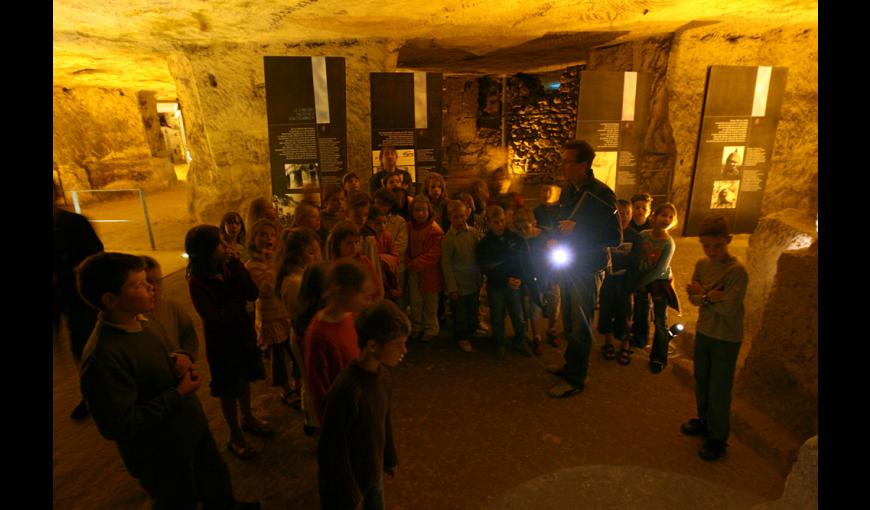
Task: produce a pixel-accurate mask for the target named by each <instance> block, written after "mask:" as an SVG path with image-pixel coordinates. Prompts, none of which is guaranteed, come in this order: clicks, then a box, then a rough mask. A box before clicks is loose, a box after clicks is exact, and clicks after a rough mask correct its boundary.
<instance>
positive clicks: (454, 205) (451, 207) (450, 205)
mask: <svg viewBox="0 0 870 510" xmlns="http://www.w3.org/2000/svg"><path fill="white" fill-rule="evenodd" d="M460 207H462V208H465V210H466V211H467V210H468V205H467V204H466V203H465V202H463V201H462V200H451V201H449V202H447V214H453V212H454V211H456V210H457V209H459V208H460Z"/></svg>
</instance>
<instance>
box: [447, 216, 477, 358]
mask: <svg viewBox="0 0 870 510" xmlns="http://www.w3.org/2000/svg"><path fill="white" fill-rule="evenodd" d="M469 214H470V211H469V209H468V207H467V206H466V205H465V203H464V202H462V201H460V200H451V201H449V202H447V216H448V217H449V218H450V230H448V231H447V234H446V235H445V236H444V241H443V242H442V244H441V271H442V273H443V274H444V291H445V292H446V293H447V297H449V298H450V308H451V309H452V310H453V338H454V340H456V343H457V345H459V348H460V349H462V350H463V351H464V352H471V351H472V350H473V349H472V346H471V342H470V341H469V338H471V336H472V335H473V334H474V331H475V330H476V329H477V311H478V307H479V306H480V304H479V300H478V298H479V296H480V269H479V268H478V267H477V261H476V260H475V258H474V251H475V249H476V248H477V236H475V235H474V231H473V230H472V229H471V228H470V227H469V226H468V223H467V221H468V216H469Z"/></svg>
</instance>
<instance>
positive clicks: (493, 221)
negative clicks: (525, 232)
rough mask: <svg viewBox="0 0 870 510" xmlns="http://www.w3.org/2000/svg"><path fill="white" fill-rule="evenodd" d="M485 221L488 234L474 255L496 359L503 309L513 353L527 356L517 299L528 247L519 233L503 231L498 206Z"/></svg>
mask: <svg viewBox="0 0 870 510" xmlns="http://www.w3.org/2000/svg"><path fill="white" fill-rule="evenodd" d="M486 221H487V226H488V227H489V232H488V233H487V234H486V236H484V238H483V239H481V240H480V244H478V245H477V251H476V255H477V264H478V266H479V267H480V269H481V271H482V272H483V274H484V275H486V296H487V299H488V300H489V309H490V322H491V323H492V336H493V339H494V340H495V345H496V356H497V357H498V358H499V359H505V358H506V357H507V352H506V350H505V339H504V314H505V309H507V313H508V314H509V315H510V317H511V324H513V327H514V333H515V335H516V338H515V342H516V347H517V350H519V351H520V352H521V353H523V354H525V355H526V356H531V355H532V350H531V349H530V348H529V344H528V343H527V342H526V328H525V324H526V323H525V317H524V315H523V305H522V298H521V296H520V288H521V286H522V284H523V279H525V278H526V275H525V274H523V267H522V266H523V264H522V262H523V254H524V250H525V251H528V246H527V245H526V242H525V240H523V238H522V237H520V235H519V234H517V233H516V232H513V231H510V230H507V229H506V228H505V223H506V215H505V212H504V209H502V208H501V207H499V206H497V205H491V206H489V207H487V208H486Z"/></svg>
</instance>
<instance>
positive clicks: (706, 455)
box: [698, 439, 727, 461]
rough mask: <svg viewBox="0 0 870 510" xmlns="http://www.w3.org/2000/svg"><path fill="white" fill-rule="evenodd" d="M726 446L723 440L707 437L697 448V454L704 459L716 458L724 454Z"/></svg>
mask: <svg viewBox="0 0 870 510" xmlns="http://www.w3.org/2000/svg"><path fill="white" fill-rule="evenodd" d="M726 446H727V445H726V444H725V441H720V440H718V439H707V440H706V441H704V444H703V445H701V448H700V449H699V450H698V456H699V457H701V458H702V459H704V460H711V461H712V460H716V459H718V458H720V457H722V456H723V455H725V453H726V451H725V450H726Z"/></svg>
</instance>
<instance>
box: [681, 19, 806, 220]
mask: <svg viewBox="0 0 870 510" xmlns="http://www.w3.org/2000/svg"><path fill="white" fill-rule="evenodd" d="M711 64H715V65H744V66H759V65H773V66H783V67H788V78H787V82H786V89H785V97H784V100H783V105H782V110H781V112H780V121H779V125H778V127H777V132H776V139H775V141H774V151H773V156H772V157H771V169H770V173H769V177H768V181H767V184H766V188H765V191H764V201H763V202H762V210H761V214H762V215H766V214H770V213H773V212H775V211H778V210H781V209H785V208H789V207H794V208H797V209H802V210H805V211H808V212H811V213H815V212H817V211H818V74H819V66H818V27H817V25H815V24H806V25H789V26H782V27H771V26H770V25H749V24H746V23H739V24H738V23H717V24H710V25H703V26H697V27H695V28H689V29H687V30H684V31H682V32H678V33H677V34H676V36H675V37H674V44H673V47H672V49H671V52H670V60H669V62H668V76H667V87H668V92H669V106H668V108H669V112H670V113H669V117H670V123H671V126H672V128H673V134H674V139H675V141H676V149H677V151H676V153H677V161H676V167H675V172H674V179H673V186H672V193H673V197H672V198H673V200H672V201H673V202H674V203H675V204H676V205H677V209H678V210H679V212H680V214H684V213H685V211H686V207H687V204H688V196H689V186H690V184H691V180H692V169H693V166H694V164H695V149H696V144H697V141H698V130H699V129H700V121H701V107H702V106H703V102H704V84H705V80H706V76H707V66H708V65H711Z"/></svg>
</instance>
